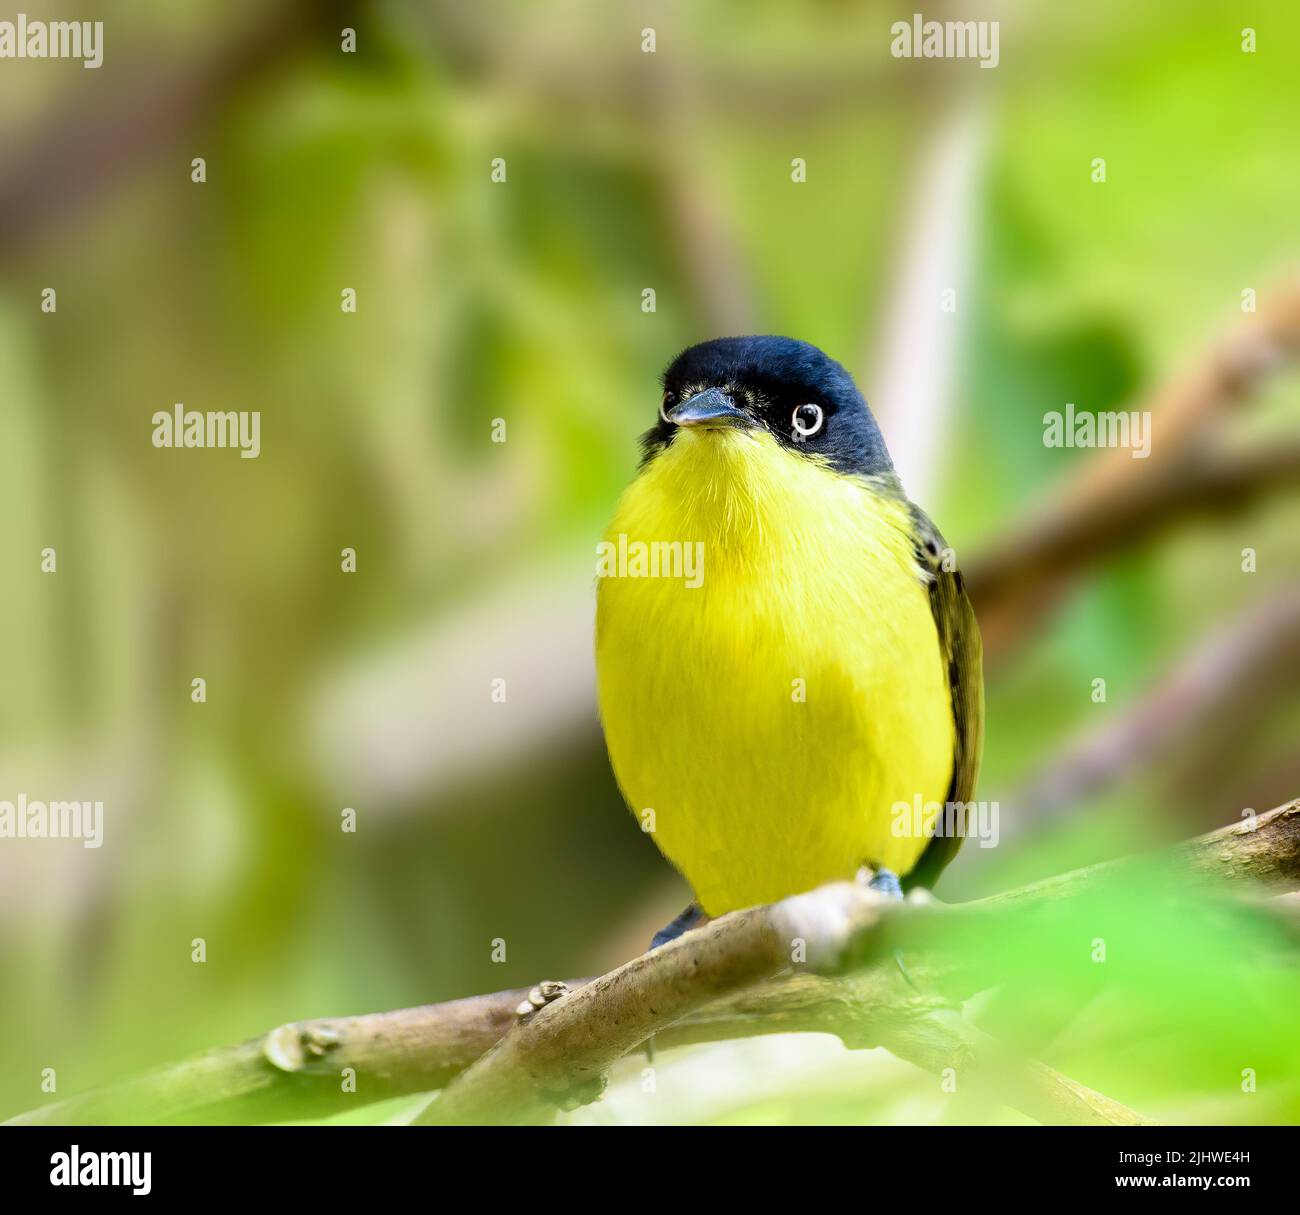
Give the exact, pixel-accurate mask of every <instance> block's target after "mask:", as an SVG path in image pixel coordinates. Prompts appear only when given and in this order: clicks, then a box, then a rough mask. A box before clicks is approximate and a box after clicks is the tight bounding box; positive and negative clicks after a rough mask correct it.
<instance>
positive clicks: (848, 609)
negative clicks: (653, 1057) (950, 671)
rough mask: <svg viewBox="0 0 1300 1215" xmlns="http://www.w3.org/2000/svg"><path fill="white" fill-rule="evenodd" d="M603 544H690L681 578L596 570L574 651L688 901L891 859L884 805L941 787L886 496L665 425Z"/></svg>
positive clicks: (923, 631) (927, 662) (938, 738)
mask: <svg viewBox="0 0 1300 1215" xmlns="http://www.w3.org/2000/svg"><path fill="white" fill-rule="evenodd" d="M620 537H625V538H626V539H625V540H623V541H622V543H623V546H624V551H629V552H633V553H635V552H636V551H637V550H636V549H635V547H634V546H635V545H636V543H637V542H638V541H640V542H644V543H647V544H649V543H651V542H680V543H683V544H700V545H702V546H703V547H702V549H701V550H698V551H700V552H701V553H702V557H703V566H702V577H700V578H699V579H698V582H699V585H698V587H695V588H692V587H690V586H688V585H687V582H688V579H687V578H682V577H672V576H660V577H646V576H618V571H617V570H614V571H613V573H614V576H606V577H602V578H601V579H600V582H599V593H598V610H597V627H596V658H597V668H598V672H599V684H600V710H601V717H602V720H603V723H604V728H605V738H606V743H607V745H608V748H609V754H610V760H611V762H612V764H613V768H614V773H615V775H616V777H617V778H618V782H619V785H620V787H621V789H622V790H623V794H624V796H625V797H626V798H627V801H628V804H629V807H630V808H631V810H632V811H633V813H634V814H636V815H637V816H638V818H640V819H642V821H643V823H644V824H649V825H652V826H653V838H654V839H655V841H656V843H657V844H658V845H659V848H660V849H661V851H662V852H663V853H664V855H665V856H667V857H668V858H669V860H671V861H672V862H673V863H674V864H675V865H676V866H677V867H678V868H679V869H680V870H681V872H682V873H683V874H684V875H685V876H686V878H687V880H688V881H689V882H690V883H691V885H692V886H693V887H694V889H695V892H696V896H697V898H698V899H699V901H700V903H701V905H702V906H703V907H704V909H705V911H707V912H708V913H709V914H711V915H720V914H722V913H723V912H726V911H730V910H734V909H735V908H738V907H745V906H751V905H753V904H756V903H763V902H770V901H772V900H774V899H778V898H782V897H784V896H786V895H789V894H794V893H797V892H799V891H802V890H806V889H809V888H811V887H813V886H815V885H817V884H818V883H820V882H823V881H827V880H830V879H834V878H846V877H851V876H852V875H853V873H854V872H855V871H856V869H857V868H858V866H859V865H861V864H863V863H864V862H865V863H875V864H879V865H885V866H886V867H888V868H890V869H893V870H894V871H895V872H896V873H899V874H905V873H906V872H907V871H908V870H909V869H911V867H912V866H913V865H914V864H915V863H916V860H917V858H918V857H919V856H920V854H921V852H922V851H923V850H924V848H925V844H926V840H925V839H924V838H923V837H918V836H917V835H915V834H914V833H912V832H911V831H910V827H911V824H912V823H913V822H914V821H915V820H914V816H912V815H904V816H899V815H897V814H896V813H895V811H894V808H895V807H896V806H897V805H899V804H904V805H906V806H907V807H908V808H909V809H910V808H911V807H913V805H914V804H916V799H918V798H919V803H920V804H921V805H924V804H925V803H926V802H942V801H943V800H944V799H945V797H946V795H947V791H948V784H949V780H950V776H951V770H952V754H953V720H952V709H951V701H950V695H949V690H948V683H947V675H946V672H945V671H944V669H943V665H942V662H941V659H940V654H939V646H938V640H937V635H936V632H935V627H934V623H933V619H932V617H931V614H930V606H929V599H928V592H927V590H926V588H925V586H924V584H923V583H922V581H921V579H920V576H919V574H918V572H917V569H916V564H915V558H914V554H913V549H912V540H911V537H910V534H909V524H908V517H907V509H906V506H905V505H904V504H903V503H901V502H899V501H897V500H895V499H893V498H891V497H888V496H882V495H881V494H879V493H877V492H876V491H875V490H874V489H873V488H872V487H871V486H870V485H869V483H867V482H865V481H861V480H858V479H854V478H849V477H845V476H842V475H839V474H835V473H832V472H831V471H829V470H827V469H825V468H823V467H821V466H820V465H818V464H816V463H815V462H813V461H812V460H809V459H807V458H806V457H804V456H802V455H799V454H796V453H793V452H790V451H788V450H786V449H784V448H782V447H780V446H778V445H777V444H776V443H775V442H774V441H773V440H772V439H771V437H770V436H768V435H767V434H766V433H757V434H755V433H754V432H739V431H708V432H705V433H694V432H684V433H681V434H679V436H678V437H677V438H676V439H675V440H674V442H673V444H672V446H671V447H669V448H668V449H667V450H666V451H664V452H662V453H661V454H660V455H659V456H657V457H656V458H655V460H654V461H652V463H651V464H650V465H649V466H647V468H646V469H645V470H644V471H643V472H642V474H641V475H640V476H639V477H638V478H637V479H636V480H635V481H634V482H633V484H632V485H631V487H630V488H629V489H628V491H627V492H626V494H625V495H624V497H623V499H622V501H621V502H620V504H619V508H618V511H617V513H616V515H615V517H614V520H613V522H612V524H611V525H610V529H609V531H608V533H607V535H606V540H607V541H608V542H609V543H610V544H611V545H615V546H617V545H618V544H619V543H620ZM625 572H627V573H635V572H636V571H635V569H634V568H629V569H628V570H627V571H625ZM660 572H661V573H664V572H667V573H669V574H671V573H672V572H673V571H672V570H666V571H665V570H661V571H660ZM647 811H653V814H652V815H648V814H647V813H646V812H647Z"/></svg>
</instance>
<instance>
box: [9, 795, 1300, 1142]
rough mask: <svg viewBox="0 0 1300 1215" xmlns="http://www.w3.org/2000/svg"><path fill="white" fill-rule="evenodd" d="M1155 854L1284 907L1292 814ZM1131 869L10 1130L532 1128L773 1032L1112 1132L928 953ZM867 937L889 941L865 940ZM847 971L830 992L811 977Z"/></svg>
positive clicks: (310, 1050)
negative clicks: (395, 1123) (412, 1118)
mask: <svg viewBox="0 0 1300 1215" xmlns="http://www.w3.org/2000/svg"><path fill="white" fill-rule="evenodd" d="M1156 855H1158V856H1160V857H1163V858H1167V859H1169V860H1172V861H1173V862H1174V863H1175V865H1176V866H1177V867H1178V868H1179V870H1180V872H1181V873H1183V874H1184V875H1185V876H1186V877H1188V878H1192V879H1203V878H1206V877H1212V878H1227V879H1230V880H1233V881H1236V882H1239V883H1250V884H1252V885H1259V886H1263V887H1265V888H1267V889H1270V890H1274V891H1286V890H1293V889H1295V888H1296V887H1297V885H1300V801H1296V802H1291V803H1288V804H1287V805H1284V806H1280V807H1278V808H1277V809H1276V810H1272V811H1270V812H1269V813H1267V814H1265V815H1261V816H1260V817H1259V818H1258V819H1257V820H1255V822H1254V823H1253V824H1252V823H1251V822H1243V823H1239V824H1233V825H1232V826H1229V827H1225V828H1223V829H1221V830H1219V831H1215V832H1213V833H1211V834H1209V835H1205V836H1201V837H1199V838H1197V839H1195V840H1192V841H1189V842H1187V843H1185V844H1182V845H1179V846H1177V847H1176V848H1173V849H1168V850H1165V851H1164V852H1162V853H1159V854H1156ZM1142 859H1143V858H1140V857H1129V858H1124V859H1122V860H1119V861H1114V862H1109V863H1107V864H1103V865H1097V866H1092V867H1091V868H1088V869H1083V870H1077V871H1075V872H1072V873H1067V874H1062V875H1060V876H1057V877H1053V878H1049V879H1046V880H1044V881H1042V882H1037V883H1034V884H1033V885H1030V886H1025V887H1021V888H1019V889H1017V890H1012V891H1008V892H1005V893H1003V894H998V895H994V896H992V897H990V898H987V899H980V900H976V901H974V902H971V903H963V904H958V905H953V906H924V905H922V906H917V905H899V904H883V903H881V902H880V901H879V900H878V899H875V898H873V897H871V895H870V892H867V891H863V890H861V889H860V888H858V887H855V886H851V885H848V884H841V885H838V886H832V887H826V888H823V889H822V890H820V891H814V892H812V893H811V894H808V895H800V896H797V897H796V898H795V899H790V900H786V901H785V902H784V903H781V904H776V905H774V906H773V907H767V908H756V909H753V910H750V911H745V912H739V913H735V914H734V915H731V916H724V917H722V918H721V919H719V920H716V921H714V922H713V923H712V924H710V925H708V926H706V928H704V929H702V930H698V931H696V932H693V933H691V934H689V935H688V936H686V937H683V938H681V939H680V940H679V941H677V942H674V943H673V944H672V945H669V946H666V947H664V948H663V949H661V950H656V951H655V952H654V953H653V954H648V955H645V956H643V957H640V958H636V959H634V960H633V961H631V962H629V963H628V964H627V965H626V966H623V967H620V968H619V969H618V970H616V971H613V972H611V973H610V974H609V975H605V976H602V977H601V978H600V979H596V980H577V981H575V983H574V984H572V986H573V988H574V990H573V991H571V992H570V993H569V994H568V995H566V996H564V997H563V998H561V999H560V1000H558V1001H556V1002H555V1003H553V1004H550V1005H547V1006H546V1007H544V1008H542V1009H541V1010H540V1011H539V1012H537V1013H536V1014H535V1015H533V1016H532V1017H531V1018H529V1019H528V1021H527V1022H526V1023H525V1024H522V1025H517V1023H516V1022H517V1018H516V1010H517V1009H518V1007H519V1006H520V1004H521V1003H523V1002H525V1001H526V1000H527V999H528V996H529V993H528V992H526V991H523V990H516V991H504V992H497V993H495V994H493V995H485V996H475V997H471V998H469V999H465V1000H454V1001H451V1002H450V1003H445V1004H433V1005H425V1006H423V1007H419V1008H408V1009H401V1010H398V1011H396V1012H389V1013H372V1014H367V1015H364V1016H358V1017H344V1018H324V1019H320V1020H314V1021H302V1022H294V1023H292V1024H289V1025H283V1026H280V1027H278V1028H277V1029H274V1030H272V1031H271V1032H270V1033H268V1034H266V1035H264V1036H263V1037H260V1038H254V1039H251V1040H249V1041H247V1042H243V1043H240V1044H239V1045H237V1046H232V1047H225V1048H221V1049H217V1050H213V1051H209V1052H207V1053H206V1054H202V1055H199V1056H196V1057H194V1058H191V1059H188V1060H184V1061H182V1062H179V1063H175V1064H172V1065H170V1066H167V1067H163V1068H159V1069H157V1070H155V1071H153V1072H150V1073H147V1074H145V1075H143V1076H140V1077H137V1078H135V1079H133V1080H130V1081H127V1082H126V1083H125V1084H122V1085H119V1086H115V1087H111V1088H104V1089H99V1090H95V1091H92V1092H88V1093H85V1094H82V1095H80V1096H75V1097H71V1098H69V1099H67V1100H64V1101H59V1102H54V1103H52V1104H49V1105H45V1106H42V1107H39V1108H37V1109H34V1110H31V1111H29V1112H27V1113H25V1114H21V1115H19V1116H18V1117H16V1118H14V1119H12V1120H11V1121H12V1122H14V1123H20V1124H35V1123H40V1124H46V1125H92V1124H109V1123H123V1122H132V1121H144V1120H147V1121H154V1122H156V1121H171V1122H175V1121H189V1122H195V1121H213V1122H219V1121H228V1120H236V1119H239V1120H247V1119H249V1118H250V1117H257V1118H259V1119H261V1120H264V1121H271V1120H279V1119H286V1118H293V1117H298V1118H303V1117H320V1116H323V1115H325V1114H328V1113H330V1112H331V1111H337V1110H340V1109H344V1108H348V1109H354V1108H356V1106H357V1105H359V1104H368V1103H371V1102H375V1101H381V1100H385V1099H387V1098H390V1097H396V1096H403V1095H410V1094H414V1093H419V1092H427V1091H430V1090H433V1089H437V1088H439V1087H442V1086H444V1085H448V1086H449V1087H448V1088H447V1091H446V1093H445V1094H444V1097H449V1098H450V1100H447V1101H446V1102H445V1104H443V1106H442V1109H441V1111H440V1113H439V1114H438V1120H442V1121H446V1120H449V1119H450V1118H451V1117H471V1116H476V1115H477V1114H478V1113H479V1112H482V1111H490V1107H493V1106H494V1105H495V1103H496V1102H505V1103H506V1104H508V1105H511V1107H512V1112H511V1114H510V1116H512V1117H516V1118H517V1117H521V1116H531V1117H537V1116H540V1115H541V1113H542V1112H543V1111H544V1109H545V1106H546V1104H547V1102H548V1101H549V1100H550V1099H553V1098H558V1099H560V1100H562V1101H563V1100H570V1101H573V1100H578V1099H581V1098H582V1097H584V1096H588V1095H590V1090H591V1089H592V1088H593V1087H594V1086H595V1084H596V1083H598V1080H597V1078H598V1077H599V1076H601V1075H602V1074H603V1069H604V1068H606V1067H608V1065H609V1064H610V1063H612V1062H613V1061H614V1060H615V1059H617V1058H618V1057H620V1055H622V1054H626V1053H627V1052H628V1051H630V1050H633V1049H635V1047H636V1046H637V1045H639V1044H640V1043H641V1042H643V1041H645V1040H646V1039H647V1038H648V1037H650V1036H651V1035H654V1037H655V1043H656V1046H658V1047H660V1048H669V1047H674V1046H682V1045H689V1044H692V1043H698V1042H714V1041H721V1040H727V1039H734V1038H742V1037H749V1036H753V1035H758V1034H767V1033H791V1032H812V1033H832V1034H836V1035H837V1036H839V1037H840V1038H841V1039H843V1040H844V1041H845V1043H846V1045H849V1046H851V1047H861V1046H867V1045H882V1046H885V1047H887V1048H888V1049H890V1050H891V1051H892V1052H894V1053H895V1054H897V1055H898V1056H899V1057H900V1058H903V1059H906V1060H908V1061H910V1062H913V1063H915V1064H916V1065H917V1066H920V1067H923V1068H926V1069H927V1070H939V1069H941V1068H942V1067H947V1066H954V1067H956V1068H957V1070H958V1072H959V1073H962V1074H965V1075H967V1078H968V1079H970V1080H971V1081H972V1082H973V1084H974V1085H975V1086H976V1087H980V1088H986V1089H988V1090H989V1091H993V1092H997V1093H999V1094H1001V1099H1003V1100H1006V1101H1007V1103H1008V1104H1012V1105H1014V1106H1015V1107H1016V1108H1019V1109H1021V1110H1022V1111H1023V1112H1025V1113H1027V1114H1030V1115H1031V1116H1033V1117H1036V1118H1039V1119H1041V1120H1044V1121H1075V1120H1081V1121H1111V1122H1116V1121H1124V1120H1125V1119H1126V1118H1135V1117H1136V1115H1133V1114H1132V1113H1131V1111H1125V1110H1124V1107H1122V1106H1119V1105H1118V1104H1117V1103H1113V1102H1110V1101H1109V1099H1107V1098H1105V1097H1103V1096H1102V1095H1101V1094H1099V1093H1094V1092H1092V1090H1090V1089H1087V1088H1085V1087H1084V1086H1082V1085H1079V1084H1077V1083H1076V1082H1075V1081H1072V1080H1069V1079H1068V1078H1067V1077H1063V1076H1059V1075H1058V1074H1057V1073H1055V1072H1052V1071H1051V1069H1050V1068H1045V1067H1044V1066H1043V1065H1042V1064H1039V1063H1033V1062H1020V1063H1018V1064H1017V1065H1016V1066H1015V1067H1011V1066H1010V1064H1009V1063H1008V1061H1007V1059H1006V1057H1005V1056H1004V1055H1003V1054H1001V1053H1000V1052H999V1049H998V1048H997V1047H996V1045H995V1044H990V1043H989V1042H988V1041H987V1040H986V1038H985V1037H984V1036H983V1035H980V1034H978V1031H975V1030H974V1029H973V1027H970V1026H967V1025H965V1023H964V1022H963V1023H960V1027H959V1026H958V1022H956V1021H954V1020H953V1019H952V1018H951V1017H949V1016H948V1015H947V1014H948V1013H949V1012H951V1006H950V1005H949V1003H948V1001H950V1000H959V999H962V998H964V997H965V996H968V995H970V994H973V993H974V992H975V991H977V990H980V989H981V987H982V986H986V985H987V981H986V977H985V976H981V975H978V974H975V973H973V972H972V971H971V969H970V967H969V965H968V964H967V962H966V960H965V959H963V958H962V957H961V956H960V955H959V954H954V953H945V952H944V949H943V937H944V933H943V931H942V928H943V926H944V925H947V924H949V923H951V922H953V921H958V922H966V921H968V920H970V919H972V918H973V917H977V916H993V915H996V914H999V913H1001V912H1005V911H1008V910H1013V911H1014V913H1015V914H1016V915H1017V916H1023V915H1024V914H1025V912H1026V911H1027V910H1032V909H1034V908H1041V909H1050V908H1051V907H1052V906H1053V905H1055V904H1058V903H1059V901H1060V900H1062V899H1066V898H1070V897H1072V896H1074V895H1077V894H1080V893H1083V892H1084V891H1086V890H1088V889H1089V888H1094V887H1096V885H1097V884H1098V883H1099V882H1100V881H1104V880H1106V879H1107V878H1109V877H1113V876H1114V875H1115V874H1116V873H1118V872H1120V871H1121V869H1122V867H1124V866H1129V865H1135V864H1140V863H1141V862H1142ZM886 921H889V925H888V926H889V927H890V929H891V931H889V932H886V931H883V929H884V927H886ZM936 927H937V928H938V929H939V931H934V929H935V928H936ZM894 929H897V934H895V932H894V931H893V930H894ZM798 935H802V936H803V937H804V939H805V940H806V941H807V942H808V954H807V956H808V959H809V966H808V967H806V968H805V969H804V971H803V972H802V973H796V974H793V975H790V976H788V977H785V978H781V979H773V978H767V979H766V981H763V980H764V976H772V975H775V974H776V973H777V971H779V970H781V969H783V968H785V967H788V966H789V946H788V942H789V941H790V939H791V938H792V937H794V936H798ZM899 941H904V942H908V943H909V944H923V945H924V947H923V948H921V949H920V950H919V951H918V952H917V953H916V955H915V956H913V955H912V954H910V953H909V957H908V970H909V973H910V974H911V976H912V978H913V980H914V981H915V983H916V984H917V986H918V987H919V988H920V989H921V990H922V991H924V992H933V993H937V994H933V995H921V994H918V992H917V991H916V990H914V989H913V988H912V987H910V986H908V985H907V984H906V983H905V982H904V981H903V979H902V978H901V976H900V975H899V973H898V970H897V968H896V966H895V965H894V963H893V959H892V957H890V956H889V953H888V947H889V945H890V944H891V943H893V942H899ZM882 950H883V951H884V956H883V957H882V956H881V954H882ZM859 963H860V964H861V968H860V969H857V970H855V971H854V972H853V973H851V974H849V975H848V976H847V977H844V978H832V977H827V976H826V975H821V974H817V973H810V971H816V970H824V971H827V972H830V973H834V972H836V971H838V970H839V969H841V968H842V967H844V966H846V965H853V966H857V965H858V964H859ZM936 1017H937V1018H938V1020H936ZM476 1060H478V1061H479V1063H478V1064H477V1065H476V1064H475V1061H476ZM346 1068H352V1069H353V1070H354V1071H355V1073H356V1075H357V1091H356V1092H344V1091H343V1086H342V1084H341V1080H340V1077H341V1073H342V1072H343V1071H344V1069H346ZM457 1076H461V1077H462V1078H461V1080H459V1081H455V1080H454V1078H455V1077H457ZM440 1100H441V1099H440ZM516 1101H519V1102H520V1104H519V1105H518V1106H516V1105H514V1102H516ZM434 1110H437V1103H435V1105H434ZM430 1112H431V1113H432V1111H430ZM496 1116H500V1110H497V1112H496Z"/></svg>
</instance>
